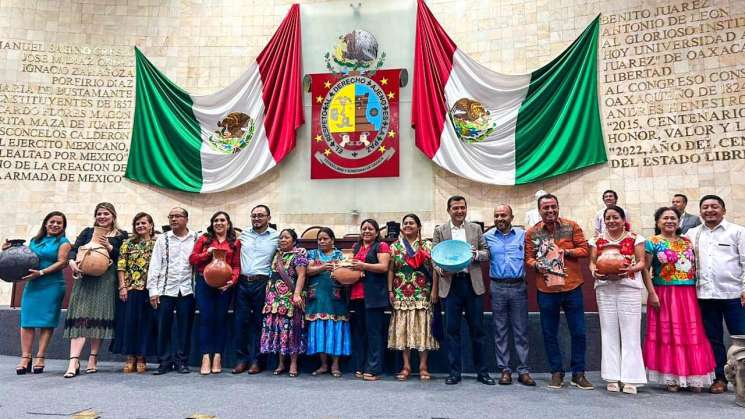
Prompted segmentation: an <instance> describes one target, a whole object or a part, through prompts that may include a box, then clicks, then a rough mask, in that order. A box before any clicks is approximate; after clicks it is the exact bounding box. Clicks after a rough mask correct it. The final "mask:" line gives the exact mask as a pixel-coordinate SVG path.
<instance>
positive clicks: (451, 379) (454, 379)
mask: <svg viewBox="0 0 745 419" xmlns="http://www.w3.org/2000/svg"><path fill="white" fill-rule="evenodd" d="M458 383H460V376H459V375H449V376H448V378H446V379H445V384H447V385H449V386H451V385H453V384H458Z"/></svg>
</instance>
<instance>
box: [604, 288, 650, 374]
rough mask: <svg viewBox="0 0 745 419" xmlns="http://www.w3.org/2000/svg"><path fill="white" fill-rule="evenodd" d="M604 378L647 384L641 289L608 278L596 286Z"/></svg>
mask: <svg viewBox="0 0 745 419" xmlns="http://www.w3.org/2000/svg"><path fill="white" fill-rule="evenodd" d="M595 295H596V296H597V301H598V312H599V313H598V314H599V315H600V336H601V340H602V358H601V362H600V375H601V376H602V377H603V380H605V381H620V382H622V383H626V384H646V382H647V375H646V372H645V370H644V358H643V357H642V345H641V320H642V304H641V298H642V290H641V289H639V288H632V287H629V286H626V285H621V284H619V283H617V282H611V281H609V282H608V283H607V284H605V285H601V286H599V287H597V288H596V289H595Z"/></svg>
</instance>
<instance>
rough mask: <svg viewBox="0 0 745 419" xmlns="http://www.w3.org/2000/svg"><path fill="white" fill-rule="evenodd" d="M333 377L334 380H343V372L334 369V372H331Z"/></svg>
mask: <svg viewBox="0 0 745 419" xmlns="http://www.w3.org/2000/svg"><path fill="white" fill-rule="evenodd" d="M331 375H332V376H333V377H334V378H341V375H342V374H341V371H339V370H333V369H332V370H331Z"/></svg>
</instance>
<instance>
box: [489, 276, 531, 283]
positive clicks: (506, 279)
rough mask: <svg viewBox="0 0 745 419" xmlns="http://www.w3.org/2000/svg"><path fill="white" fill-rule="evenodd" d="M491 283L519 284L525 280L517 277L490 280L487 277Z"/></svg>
mask: <svg viewBox="0 0 745 419" xmlns="http://www.w3.org/2000/svg"><path fill="white" fill-rule="evenodd" d="M489 278H490V279H491V280H492V281H494V282H496V283H497V284H520V283H522V282H524V281H525V278H523V277H518V278H492V277H489Z"/></svg>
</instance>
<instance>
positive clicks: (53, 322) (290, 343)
mask: <svg viewBox="0 0 745 419" xmlns="http://www.w3.org/2000/svg"><path fill="white" fill-rule="evenodd" d="M94 218H95V222H94V227H96V228H98V229H99V230H100V229H103V230H104V231H106V232H107V233H106V234H105V235H104V236H101V235H99V236H95V235H94V233H93V232H94V227H89V228H86V229H84V230H83V231H82V232H81V233H80V235H79V236H78V238H77V239H76V241H75V243H74V245H71V244H70V243H69V241H68V240H67V238H66V237H65V229H66V227H67V220H66V217H65V216H64V214H62V213H60V212H52V213H50V214H48V215H47V216H46V217H45V219H44V221H43V223H42V227H41V230H40V231H39V233H38V234H37V236H35V237H34V238H33V239H32V240H31V246H30V247H31V249H32V250H33V251H34V252H36V253H37V254H39V256H40V258H41V266H40V268H41V269H39V270H38V271H37V270H31V271H30V273H29V275H28V276H27V277H25V279H27V280H29V281H28V282H27V285H26V287H25V288H24V294H23V299H22V306H21V322H20V323H21V324H20V326H21V336H22V357H21V361H20V363H19V365H18V367H17V369H16V371H17V373H18V374H25V373H26V372H31V371H32V370H33V372H35V373H40V372H43V370H44V356H45V355H44V354H45V352H46V348H47V345H48V343H49V340H50V338H51V335H52V331H53V330H54V328H55V327H56V326H57V322H58V321H59V312H60V307H61V303H62V300H63V297H64V294H65V285H64V279H63V277H62V270H63V269H64V268H65V267H66V266H68V265H69V266H70V268H71V270H72V272H73V276H74V278H75V281H74V286H73V290H72V293H71V295H70V300H69V308H68V313H67V318H66V320H65V329H64V330H65V331H64V336H65V337H66V338H68V339H70V362H69V364H68V368H67V371H66V372H65V374H64V377H66V378H72V377H75V376H77V375H78V374H79V373H80V356H81V353H82V351H83V347H84V346H85V344H86V342H90V352H89V356H88V360H87V364H86V370H85V371H86V372H87V373H89V374H91V373H95V372H97V356H98V353H99V350H100V349H101V343H102V341H103V340H104V339H112V342H111V347H110V349H111V351H112V352H114V353H117V354H122V355H125V356H126V357H127V360H126V363H125V365H124V368H123V370H124V372H135V371H136V372H140V373H142V372H145V371H146V370H147V364H146V359H147V358H148V357H157V358H158V362H159V366H158V367H157V369H156V370H155V371H154V374H156V375H160V374H165V373H168V372H170V371H178V372H180V373H188V372H190V369H189V365H188V358H189V353H190V341H191V331H192V328H193V322H194V319H195V316H194V314H195V310H198V311H199V316H198V317H197V325H196V329H195V333H198V339H197V341H198V345H199V348H198V350H199V351H200V353H201V355H202V362H201V367H200V373H201V374H204V375H207V374H218V373H220V372H222V353H223V351H224V350H225V348H226V344H227V336H228V330H229V328H230V327H233V326H234V327H235V346H236V355H237V363H236V365H235V367H234V368H233V370H232V372H233V373H234V374H240V373H244V372H248V373H250V374H256V373H259V372H261V371H262V370H263V369H264V368H265V366H266V363H267V362H266V361H267V360H266V356H267V355H268V354H276V355H278V362H277V368H276V369H275V370H274V371H273V373H274V374H275V375H279V374H283V373H285V372H287V373H288V375H289V376H291V377H295V376H297V375H298V362H297V359H298V355H300V354H308V355H315V354H317V355H319V358H320V361H321V362H320V367H319V368H318V369H316V370H315V371H314V372H313V375H321V374H325V373H330V374H332V375H333V376H335V377H339V376H341V368H340V365H339V361H340V357H342V356H348V355H350V354H351V353H352V351H355V352H356V353H357V354H358V355H359V356H357V357H356V359H357V360H358V362H357V365H356V366H355V376H357V377H358V378H361V379H365V380H377V379H379V378H380V375H381V373H382V372H383V357H384V353H385V346H386V340H387V341H388V347H389V348H391V349H396V350H400V351H402V352H403V365H404V367H403V369H402V370H401V372H400V373H399V374H398V375H397V378H398V379H399V380H406V379H408V378H409V375H410V373H411V371H412V368H411V364H410V352H411V350H415V351H419V352H420V368H419V376H420V378H421V379H422V380H429V379H430V378H431V375H430V374H429V372H428V369H427V352H428V351H430V350H436V349H438V348H439V343H438V341H437V340H436V339H435V337H434V335H433V332H432V330H433V329H432V325H431V322H432V319H433V317H434V310H433V306H432V304H433V302H435V301H436V300H437V294H436V293H437V286H436V285H433V281H432V274H431V273H432V263H431V256H430V251H431V248H432V245H431V243H430V242H429V241H426V240H423V239H422V238H421V221H420V220H419V218H418V217H417V216H416V215H415V214H409V215H407V216H406V217H404V219H403V227H402V234H401V236H400V238H399V240H398V241H397V242H396V243H393V244H392V245H390V246H389V245H388V244H387V243H386V242H384V241H381V238H380V228H379V225H378V223H377V222H376V221H375V220H372V219H368V220H365V221H364V222H362V224H361V227H360V239H359V242H358V243H357V244H356V245H355V246H354V257H353V258H351V259H350V260H347V258H346V257H345V256H344V254H343V253H342V251H341V250H339V249H337V248H336V247H335V245H334V241H335V235H334V232H333V231H332V230H331V229H329V228H326V227H323V228H320V230H319V231H318V235H317V245H318V247H317V249H312V250H309V251H308V250H306V249H304V248H301V247H298V236H297V233H296V232H295V231H294V230H292V229H283V230H281V231H279V232H278V231H276V230H275V229H273V228H272V227H270V225H269V222H270V220H271V214H270V210H269V208H268V207H267V206H265V205H258V206H256V207H255V208H253V209H252V211H251V228H249V229H246V230H243V231H241V232H240V233H239V232H238V231H237V229H235V228H234V227H233V223H232V221H231V219H230V216H229V215H228V214H227V213H226V212H224V211H218V212H217V213H215V214H214V215H213V216H212V217H211V219H210V225H209V226H208V227H207V229H206V231H205V232H204V233H201V234H200V233H197V232H194V231H192V230H190V229H189V228H188V219H189V214H188V212H187V211H186V210H185V209H183V208H173V209H172V210H171V211H170V212H169V214H168V221H169V227H170V228H169V229H168V231H166V232H165V233H163V234H160V235H158V236H157V237H156V234H155V229H154V223H153V219H152V217H151V216H150V215H149V214H146V213H138V214H137V215H136V216H135V217H134V219H133V220H132V230H133V233H132V234H131V235H130V234H129V233H127V232H126V231H125V230H123V229H121V228H120V227H119V225H118V223H117V213H116V210H115V208H114V206H113V205H111V204H110V203H105V202H104V203H100V204H98V205H97V206H96V208H95V211H94ZM91 240H93V241H96V242H97V243H98V244H100V245H101V246H102V247H103V249H104V251H105V252H106V253H107V254H108V256H109V258H110V259H111V261H113V263H112V264H111V266H110V267H109V268H108V269H107V270H106V272H105V273H104V274H102V275H100V276H95V277H93V276H89V275H86V274H84V273H82V272H81V271H80V267H79V266H78V265H77V263H76V261H75V259H76V255H77V251H78V250H79V249H80V248H81V247H82V246H83V245H85V244H87V243H89V242H91ZM218 249H219V250H221V251H224V252H225V254H226V257H225V259H226V262H227V264H228V265H229V266H230V267H231V269H232V275H231V277H230V279H229V280H228V281H227V283H226V284H225V285H224V286H222V287H219V288H215V287H212V286H210V285H209V284H208V283H207V281H206V280H205V277H204V272H205V267H206V266H207V265H208V264H209V263H210V262H211V260H212V258H213V257H214V254H215V251H216V250H218ZM341 262H346V263H347V264H348V265H349V267H350V268H351V269H352V270H353V271H354V272H358V273H359V276H360V281H359V282H357V283H356V284H354V285H353V286H352V287H347V286H343V285H342V284H340V283H339V282H338V281H336V280H335V279H334V270H335V268H337V267H338V264H339V263H341ZM42 277H43V278H42ZM231 301H232V302H233V304H234V309H235V322H234V323H230V322H229V320H228V310H229V306H230V304H231ZM391 307H392V309H393V316H392V319H391V323H390V327H389V329H388V330H385V326H384V325H385V311H386V310H387V309H389V308H391ZM37 329H39V330H41V335H40V339H39V349H38V352H37V355H36V357H35V360H34V362H33V367H32V357H31V349H32V346H33V340H34V332H35V331H36V330H37ZM386 335H387V336H388V339H386ZM287 358H289V362H288V359H287ZM288 363H289V365H288Z"/></svg>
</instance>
